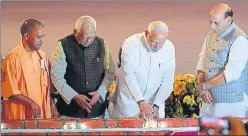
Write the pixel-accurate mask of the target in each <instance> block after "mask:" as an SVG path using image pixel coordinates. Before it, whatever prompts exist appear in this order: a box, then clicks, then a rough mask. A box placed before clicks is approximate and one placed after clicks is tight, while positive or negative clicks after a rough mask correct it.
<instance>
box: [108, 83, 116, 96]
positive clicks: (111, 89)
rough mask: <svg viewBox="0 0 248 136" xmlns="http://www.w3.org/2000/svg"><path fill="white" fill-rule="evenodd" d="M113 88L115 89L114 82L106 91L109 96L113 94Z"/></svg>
mask: <svg viewBox="0 0 248 136" xmlns="http://www.w3.org/2000/svg"><path fill="white" fill-rule="evenodd" d="M115 87H116V82H115V81H113V83H112V84H111V86H110V87H109V90H108V91H109V92H110V95H111V94H113V93H114V91H115Z"/></svg>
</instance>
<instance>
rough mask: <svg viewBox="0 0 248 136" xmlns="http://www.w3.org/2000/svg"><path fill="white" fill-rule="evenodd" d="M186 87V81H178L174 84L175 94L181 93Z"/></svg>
mask: <svg viewBox="0 0 248 136" xmlns="http://www.w3.org/2000/svg"><path fill="white" fill-rule="evenodd" d="M185 89H186V82H184V81H178V82H177V83H175V85H174V94H175V95H179V94H180V93H181V92H182V91H184V90H185Z"/></svg>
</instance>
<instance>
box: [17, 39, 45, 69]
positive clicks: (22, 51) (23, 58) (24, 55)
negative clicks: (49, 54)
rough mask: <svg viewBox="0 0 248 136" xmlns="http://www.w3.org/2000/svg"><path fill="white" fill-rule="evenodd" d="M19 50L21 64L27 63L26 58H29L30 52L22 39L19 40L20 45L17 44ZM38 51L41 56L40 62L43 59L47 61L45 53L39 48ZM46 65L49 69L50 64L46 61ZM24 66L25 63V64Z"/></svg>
mask: <svg viewBox="0 0 248 136" xmlns="http://www.w3.org/2000/svg"><path fill="white" fill-rule="evenodd" d="M17 51H18V57H19V59H20V61H21V64H25V62H26V60H27V59H29V58H30V57H29V54H28V52H27V51H26V50H25V48H24V46H23V44H22V41H20V42H19V44H18V46H17ZM36 53H37V54H38V56H39V58H40V62H41V61H43V62H45V60H44V58H45V57H44V54H43V53H42V52H41V51H40V50H37V51H36ZM44 65H45V69H46V70H48V66H47V64H46V63H44ZM23 66H24V65H23Z"/></svg>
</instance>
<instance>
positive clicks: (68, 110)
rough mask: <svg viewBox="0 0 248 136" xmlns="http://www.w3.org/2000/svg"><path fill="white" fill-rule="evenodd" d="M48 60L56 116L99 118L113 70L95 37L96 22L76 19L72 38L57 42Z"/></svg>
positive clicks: (104, 47)
mask: <svg viewBox="0 0 248 136" xmlns="http://www.w3.org/2000/svg"><path fill="white" fill-rule="evenodd" d="M52 58H53V63H52V68H51V78H52V81H53V83H54V86H55V87H56V89H57V91H58V93H59V94H60V95H59V97H58V101H57V103H56V106H57V110H58V112H59V113H60V115H64V116H68V117H75V118H97V117H103V115H104V112H105V109H106V103H105V96H106V94H107V91H108V88H109V87H110V85H111V83H112V82H113V78H114V73H115V66H114V63H113V60H112V57H111V55H110V52H109V49H108V47H107V45H106V43H105V42H104V40H103V39H102V38H100V37H98V36H97V35H96V21H95V20H94V19H93V18H92V17H90V16H81V17H80V18H78V20H77V22H76V24H75V29H74V31H73V34H70V35H68V36H66V37H65V38H63V39H60V40H59V41H58V42H57V45H56V47H55V49H54V54H53V57H52Z"/></svg>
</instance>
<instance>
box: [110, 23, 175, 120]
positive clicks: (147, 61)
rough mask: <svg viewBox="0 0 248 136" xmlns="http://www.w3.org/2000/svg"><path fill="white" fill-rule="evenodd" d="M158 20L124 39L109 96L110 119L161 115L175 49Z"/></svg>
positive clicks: (171, 73)
mask: <svg viewBox="0 0 248 136" xmlns="http://www.w3.org/2000/svg"><path fill="white" fill-rule="evenodd" d="M168 33H169V30H168V27H167V25H166V24H165V23H164V22H162V21H155V22H152V23H150V24H149V26H148V30H147V31H145V32H143V33H138V34H134V35H132V36H130V37H129V38H127V39H126V40H125V41H124V44H123V45H122V53H121V66H120V73H119V78H118V83H117V89H116V91H115V93H114V95H113V96H112V98H111V101H112V102H111V103H110V105H109V115H110V117H112V118H129V117H132V118H133V117H136V118H139V117H142V118H159V117H161V118H163V117H164V115H165V113H164V101H165V100H166V99H167V98H168V97H169V95H170V93H171V92H172V89H173V82H174V74H175V48H174V45H173V44H172V43H171V42H170V41H169V40H168V39H167V37H168Z"/></svg>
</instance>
